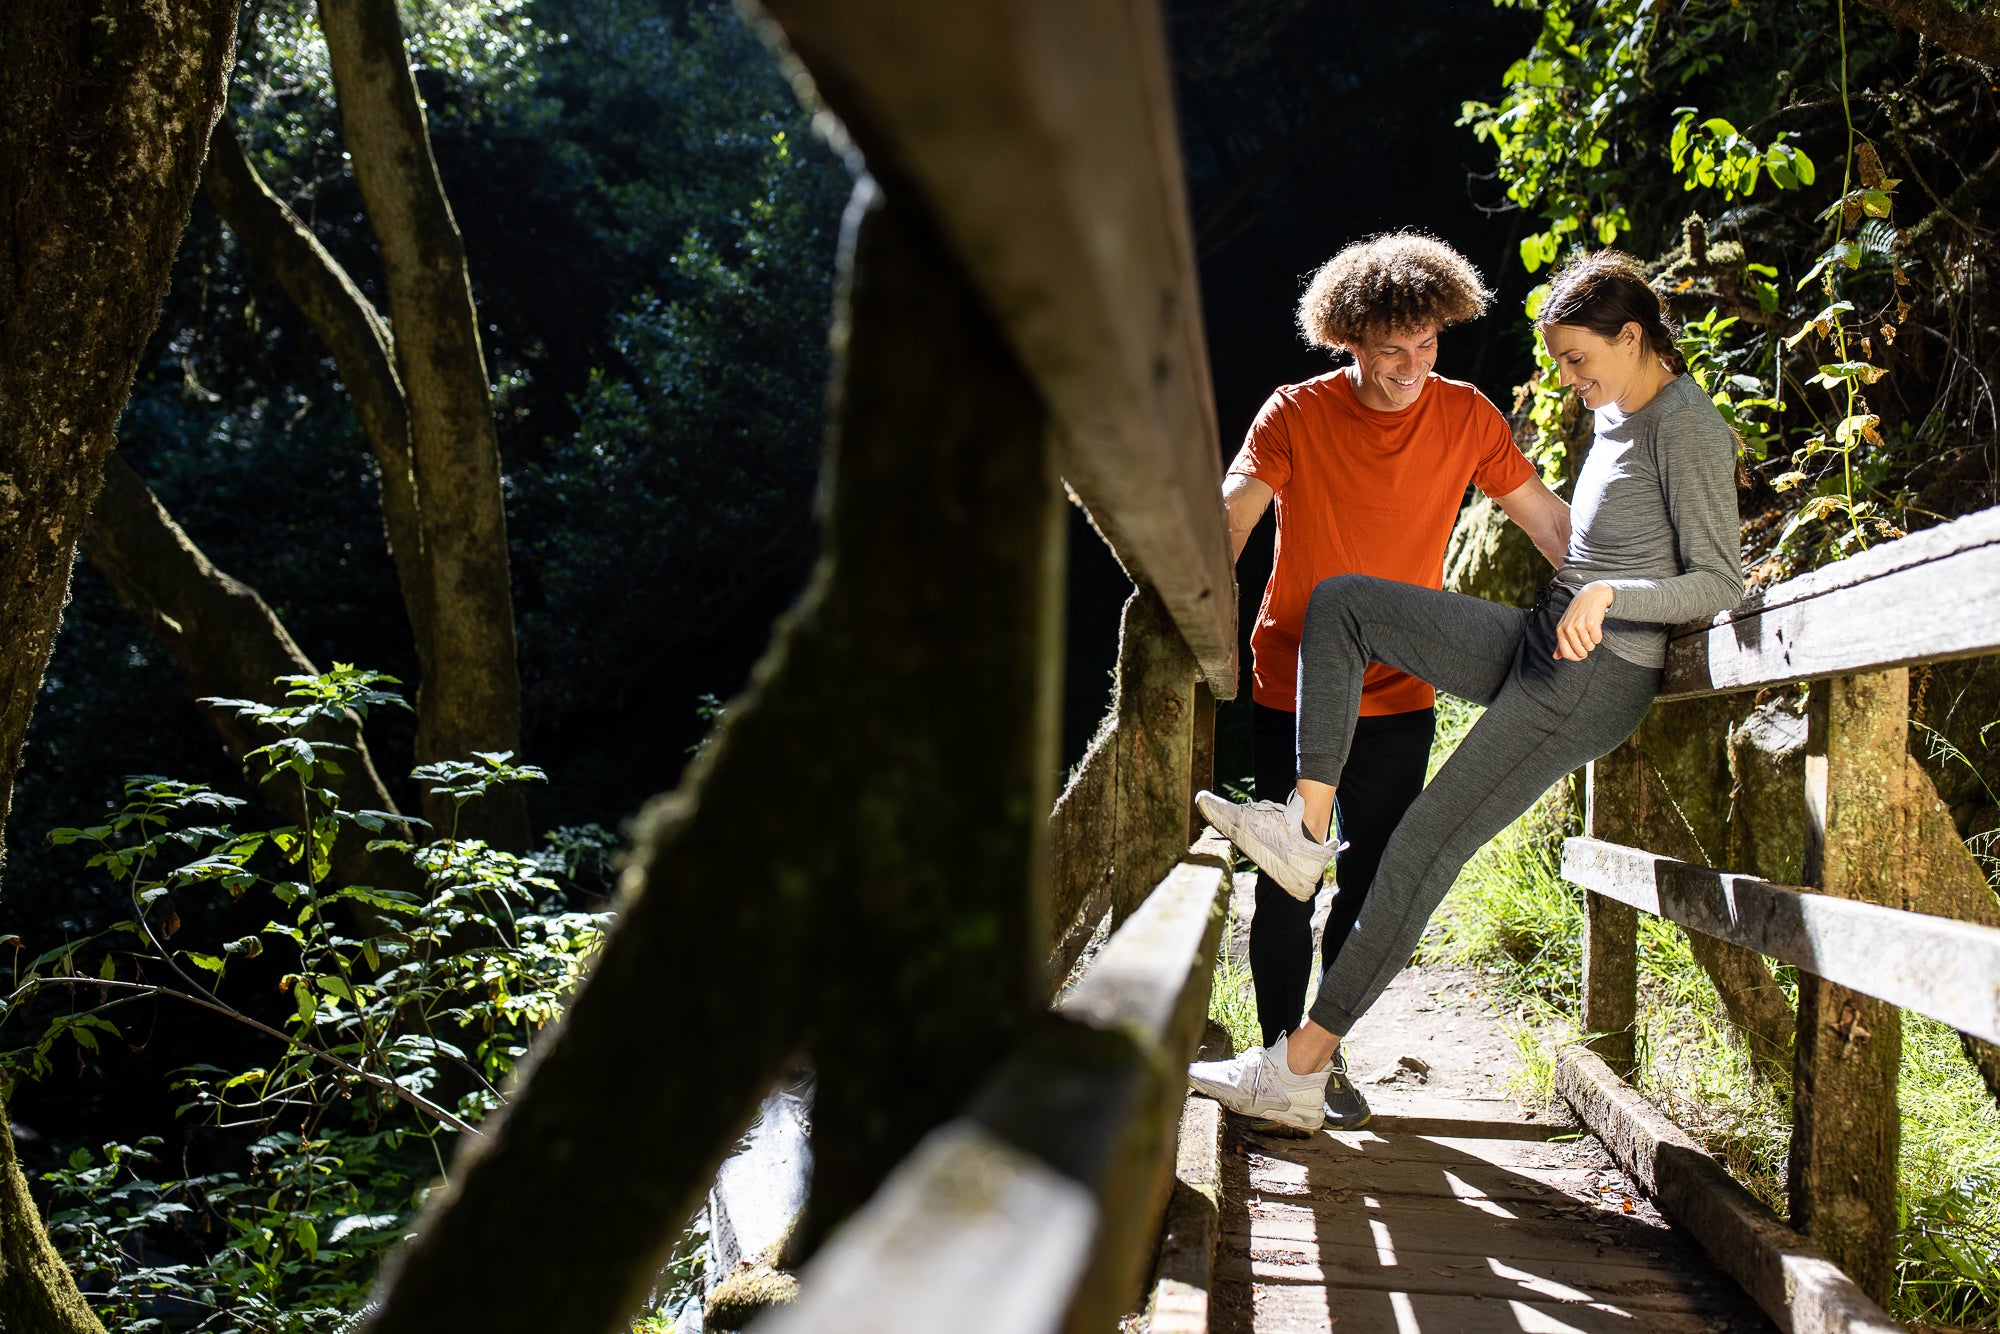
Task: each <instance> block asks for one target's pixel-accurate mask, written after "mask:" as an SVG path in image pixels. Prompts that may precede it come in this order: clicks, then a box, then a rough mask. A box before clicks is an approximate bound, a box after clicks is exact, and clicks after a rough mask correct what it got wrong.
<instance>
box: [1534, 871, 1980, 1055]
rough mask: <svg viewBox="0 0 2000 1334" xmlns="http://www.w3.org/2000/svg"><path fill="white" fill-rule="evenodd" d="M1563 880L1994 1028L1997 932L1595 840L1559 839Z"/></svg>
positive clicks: (1942, 1017)
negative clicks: (1715, 869) (1776, 883)
mask: <svg viewBox="0 0 2000 1334" xmlns="http://www.w3.org/2000/svg"><path fill="white" fill-rule="evenodd" d="M1563 878H1564V879H1566V880H1569V881H1571V882H1573V883H1575V884H1579V885H1582V886H1584V887H1585V888H1586V889H1590V890H1593V891H1595V892H1596V893H1598V894H1602V895H1605V896H1607V897H1610V898H1616V899H1619V900H1621V901H1622V902H1625V903H1629V904H1631V905H1632V906H1634V907H1635V908H1639V909H1641V910H1643V911H1645V912H1649V913H1652V914H1653V915H1654V916H1656V917H1664V918H1666V919H1668V920H1669V921H1673V922H1679V923H1680V924H1681V925H1682V926H1685V927H1690V928H1692V929H1693V930H1696V931H1704V932H1707V933H1708V934H1709V935H1711V936H1719V937H1721V938H1722V939H1724V940H1728V941H1732V942H1734V943H1735V944H1738V945H1742V946H1745V947H1746V948H1749V949H1753V950H1756V951H1758V952H1759V953H1762V954H1768V955H1769V956H1771V957H1772V958H1773V959H1777V960H1779V961H1780V962H1783V963H1794V964H1797V965H1798V966H1799V967H1800V968H1803V969H1805V970H1807V971H1808V972H1811V973H1814V974H1816V975H1817V976H1821V977H1830V978H1832V979H1833V980H1835V981H1837V982H1839V983H1841V984H1842V985H1844V986H1847V987H1851V988H1853V989H1854V990H1856V991H1861V992H1865V993H1867V994H1868V995H1870V996H1874V997H1876V998H1878V999H1880V1000H1885V1001H1887V1002H1889V1003H1890V1004H1891V1005H1896V1006H1900V1007H1902V1008H1903V1009H1906V1010H1915V1011H1917V1012H1918V1013H1919V1014H1927V1015H1929V1016H1930V1017H1931V1018H1933V1019H1937V1020H1939V1021H1941V1022H1943V1023H1947V1024H1950V1025H1951V1026H1952V1027H1954V1028H1956V1029H1959V1030H1960V1031H1962V1032H1967V1033H1972V1034H1974V1035H1976V1036H1978V1037H1983V1038H1986V1039H1987V1040H1989V1041H1994V1040H1996V1039H1995V1038H1994V1035H1995V1034H1996V1033H2000V930H1996V929H1994V928H1993V927H1989V926H1977V925H1974V924H1973V923H1970V922H1955V921H1952V920H1951V919H1950V918H1948V917H1932V916H1929V915H1927V914H1925V913H1912V912H1903V911H1901V910H1900V909H1896V908H1884V907H1881V906H1879V905H1877V904H1872V903H1857V902H1854V901H1852V900H1848V899H1839V898H1834V897H1831V896H1829V895H1826V894H1816V893H1814V892H1813V891H1811V890H1807V889H1797V888H1794V887H1792V886H1789V885H1773V884H1770V883H1769V882H1767V881H1763V880H1754V879H1752V878H1751V877H1749V876H1746V875H1732V874H1730V873H1729V872H1726V871H1713V870H1710V869H1709V868H1708V867H1706V866H1690V865H1688V864H1687V863H1686V862H1677V861H1674V860H1673V859H1671V858H1668V857H1662V856H1659V855H1658V854H1656V853H1651V852H1646V851H1643V850H1641V849H1639V848H1626V847H1618V846H1616V845H1614V844H1609V843H1600V842H1598V841H1597V840H1595V839H1588V838H1572V839H1568V840H1566V841H1565V842H1564V843H1563Z"/></svg>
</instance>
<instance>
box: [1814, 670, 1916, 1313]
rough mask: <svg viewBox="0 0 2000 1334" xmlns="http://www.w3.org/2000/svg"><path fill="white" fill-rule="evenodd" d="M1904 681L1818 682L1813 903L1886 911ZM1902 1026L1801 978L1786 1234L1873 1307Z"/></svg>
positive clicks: (1905, 843) (1890, 1178)
mask: <svg viewBox="0 0 2000 1334" xmlns="http://www.w3.org/2000/svg"><path fill="white" fill-rule="evenodd" d="M1909 684H1910V683H1909V673H1908V671H1907V670H1905V669H1902V668H1897V669H1895V670H1893V671H1888V672H1879V673H1872V674H1869V675H1866V676H1842V677H1835V678H1833V679H1832V680H1828V681H1816V682H1814V683H1813V686H1812V706H1811V714H1810V720H1809V732H1808V737H1807V742H1806V868H1805V869H1806V879H1807V881H1808V883H1810V884H1813V885H1815V886H1817V888H1818V889H1819V890H1820V892H1822V893H1825V894H1830V895H1835V896H1838V897H1840V898H1847V899H1861V900H1864V901H1866V902H1869V903H1894V902H1896V901H1897V898H1898V895H1897V893H1896V889H1895V881H1896V878H1897V876H1898V875H1899V872H1900V868H1901V864H1902V860H1903V858H1902V853H1903V852H1904V850H1905V849H1907V848H1908V847H1909V845H1910V842H1911V837H1912V834H1913V833H1914V831H1913V830H1912V828H1911V827H1910V826H1911V824H1912V821H1911V819H1910V815H1911V806H1910V803H1909V802H1908V801H1906V800H1904V796H1903V794H1904V784H1903V783H1902V782H1901V776H1902V773H1903V769H1904V762H1905V760H1904V757H1905V744H1906V743H1905V737H1906V732H1907V728H1908V724H1909V716H1910V708H1909ZM1902 1045H1903V1044H1902V1016H1901V1015H1900V1014H1899V1013H1898V1011H1897V1010H1896V1009H1895V1008H1894V1007H1893V1006H1890V1005H1886V1004H1884V1003H1883V1002H1881V1001H1878V1000H1874V999H1872V998H1870V997H1868V996H1864V995H1861V994H1860V993H1858V992H1855V991H1850V990H1849V989H1847V988H1846V987H1842V986H1839V985H1836V984H1834V983H1831V982H1828V981H1826V980H1824V979H1822V978H1819V977H1816V976H1814V975H1812V974H1811V972H1810V971H1809V970H1808V969H1807V968H1806V967H1804V966H1802V967H1801V969H1800V972H1799V1030H1798V1043H1797V1064H1796V1066H1795V1069H1794V1074H1793V1104H1792V1105H1793V1129H1792V1146H1791V1165H1790V1174H1789V1186H1790V1193H1791V1215H1792V1217H1791V1221H1792V1226H1793V1227H1795V1228H1797V1229H1799V1230H1800V1231H1801V1232H1804V1233H1805V1234H1806V1235H1807V1236H1809V1237H1811V1238H1812V1240H1813V1242H1814V1243H1815V1244H1817V1245H1818V1246H1819V1247H1820V1248H1821V1249H1822V1250H1824V1251H1825V1252H1826V1254H1827V1257H1828V1258H1829V1259H1831V1260H1832V1261H1833V1262H1834V1263H1835V1264H1837V1265H1839V1266H1840V1267H1841V1268H1842V1269H1844V1270H1846V1271H1847V1272H1848V1273H1849V1274H1851V1275H1852V1276H1853V1277H1854V1280H1855V1282H1857V1283H1859V1284H1860V1285H1861V1287H1862V1288H1863V1290H1865V1291H1866V1292H1867V1293H1868V1294H1869V1295H1870V1296H1872V1297H1874V1298H1875V1299H1876V1300H1877V1301H1886V1300H1887V1299H1888V1297H1889V1295H1890V1292H1891V1291H1892V1289H1893V1287H1894V1280H1895V1271H1894V1266H1893V1259H1892V1257H1893V1256H1894V1253H1895V1239H1896V1159H1897V1150H1898V1146H1899V1142H1900V1139H1901V1125H1900V1120H1899V1116H1898V1112H1897V1107H1896V1076H1897V1071H1898V1067H1899V1065H1900V1064H1901V1058H1902Z"/></svg>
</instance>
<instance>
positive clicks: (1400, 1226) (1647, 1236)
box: [1229, 1196, 1665, 1268]
mask: <svg viewBox="0 0 2000 1334" xmlns="http://www.w3.org/2000/svg"><path fill="white" fill-rule="evenodd" d="M1374 1198H1375V1199H1376V1201H1377V1203H1378V1204H1380V1205H1381V1206H1382V1209H1381V1210H1379V1211H1378V1210H1374V1209H1368V1210H1365V1215H1366V1216H1373V1215H1374V1214H1376V1213H1378V1212H1380V1213H1381V1214H1382V1215H1383V1220H1384V1222H1385V1224H1386V1225H1387V1231H1388V1233H1389V1241H1390V1244H1391V1246H1392V1247H1393V1249H1394V1251H1395V1254H1396V1255H1397V1257H1398V1258H1399V1260H1400V1259H1402V1258H1404V1257H1408V1256H1412V1255H1415V1254H1426V1255H1430V1254H1436V1255H1459V1256H1467V1255H1479V1256H1493V1257H1495V1258H1497V1259H1501V1260H1524V1261H1536V1262H1539V1261H1549V1260H1564V1259H1576V1258H1577V1257H1592V1258H1595V1259H1599V1260H1602V1261H1604V1262H1606V1263H1626V1262H1628V1261H1631V1262H1634V1263H1636V1260H1635V1259H1634V1257H1638V1258H1645V1257H1647V1255H1648V1253H1649V1252H1652V1251H1657V1250H1658V1249H1659V1247H1660V1245H1661V1244H1662V1242H1663V1241H1664V1240H1665V1234H1664V1233H1663V1232H1661V1230H1660V1229H1659V1228H1657V1227H1654V1226H1649V1225H1645V1224H1641V1223H1638V1222H1636V1221H1635V1220H1634V1218H1633V1217H1629V1216H1626V1215H1622V1214H1615V1213H1612V1212H1610V1211H1605V1210H1595V1209H1591V1208H1590V1207H1589V1206H1587V1205H1583V1204H1577V1205H1576V1206H1575V1207H1574V1210H1570V1209H1561V1208H1549V1209H1536V1210H1531V1211H1529V1212H1527V1213H1526V1214H1525V1215H1524V1216H1523V1217H1521V1218H1514V1219H1509V1218H1495V1217H1493V1216H1492V1215H1491V1214H1488V1213H1485V1212H1483V1211H1481V1210H1476V1209H1469V1208H1467V1207H1466V1206H1465V1205H1463V1204H1461V1203H1459V1202H1458V1201H1457V1200H1438V1199H1432V1198H1428V1197H1424V1196H1392V1197H1389V1198H1387V1199H1384V1198H1382V1197H1379V1196H1377V1197H1374ZM1308 1206H1309V1207H1308ZM1251 1209H1252V1213H1251V1218H1250V1227H1249V1231H1248V1232H1247V1233H1245V1232H1244V1231H1242V1230H1241V1229H1240V1228H1236V1229H1232V1230H1231V1232H1230V1234H1229V1235H1230V1237H1231V1245H1232V1246H1235V1243H1236V1242H1237V1241H1239V1240H1242V1239H1244V1238H1245V1237H1246V1236H1247V1237H1248V1238H1249V1239H1251V1240H1252V1241H1254V1242H1255V1243H1257V1244H1259V1245H1262V1244H1264V1243H1267V1242H1269V1243H1273V1244H1286V1243H1289V1242H1293V1241H1309V1242H1313V1243H1315V1244H1318V1245H1351V1244H1358V1243H1359V1242H1361V1241H1366V1242H1368V1243H1369V1244H1371V1245H1372V1244H1374V1242H1375V1238H1374V1237H1373V1236H1372V1235H1371V1231H1370V1230H1368V1229H1366V1228H1365V1217H1362V1218H1359V1219H1357V1216H1358V1215H1362V1214H1363V1213H1364V1211H1358V1210H1356V1209H1355V1208H1354V1204H1353V1202H1352V1201H1351V1200H1345V1201H1343V1200H1335V1199H1332V1198H1323V1197H1314V1198H1311V1199H1309V1200H1307V1201H1305V1202H1303V1203H1301V1204H1297V1205H1292V1204H1276V1203H1273V1202H1271V1201H1268V1200H1266V1201H1260V1202H1259V1203H1258V1204H1255V1205H1252V1206H1251ZM1586 1214H1595V1215H1596V1217H1595V1218H1585V1217H1583V1215H1586ZM1357 1225H1360V1226H1362V1227H1363V1231H1362V1232H1361V1233H1360V1235H1359V1236H1358V1237H1357V1236H1356V1235H1355V1234H1354V1233H1353V1232H1352V1231H1351V1230H1350V1229H1352V1228H1353V1227H1355V1226H1357ZM1412 1267H1415V1268H1421V1267H1422V1266H1417V1265H1414V1264H1413V1265H1412Z"/></svg>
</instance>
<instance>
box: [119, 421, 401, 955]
mask: <svg viewBox="0 0 2000 1334" xmlns="http://www.w3.org/2000/svg"><path fill="white" fill-rule="evenodd" d="M83 550H84V554H85V555H87V556H89V557H90V559H91V562H92V564H94V565H96V566H97V568H98V569H99V570H100V571H102V572H103V574H104V577H105V578H106V579H107V580H109V581H110V583H111V587H112V589H113V590H114V591H116V592H117V594H118V598H119V600H120V601H121V602H123V603H124V604H125V605H126V607H127V608H129V609H130V610H131V612H132V614H133V615H135V616H137V617H138V618H139V619H140V620H141V621H142V622H144V623H145V625H146V626H147V628H148V629H150V630H152V632H153V633H154V634H155V635H156V636H158V637H159V640H160V642H161V643H162V644H164V645H166V647H167V650H168V651H169V652H171V653H172V654H173V655H174V658H175V659H176V660H177V661H178V662H179V663H180V665H181V675H182V677H183V679H184V680H185V681H186V682H187V686H188V691H189V693H190V694H191V695H193V696H194V697H195V698H196V699H201V698H203V697H206V696H211V695H219V696H222V697H224V698H231V699H254V700H259V701H262V702H263V703H266V704H282V703H284V702H285V701H284V690H283V689H282V688H281V687H278V686H274V685H273V684H272V683H273V682H274V681H276V680H277V678H278V677H280V676H292V675H306V676H312V675H317V674H318V671H319V669H318V668H317V667H315V666H313V664H312V661H311V660H310V659H309V658H307V657H306V655H305V653H304V652H303V651H302V650H301V649H300V648H299V646H298V645H297V644H296V643H295V642H293V640H292V637H291V635H290V634H289V633H287V632H286V630H285V627H284V626H283V625H282V624H281V623H280V622H279V620H278V618H277V616H276V615H274V614H273V613H272V611H271V609H270V608H269V607H268V606H266V605H265V603H264V599H262V598H261V597H258V596H257V592H256V590H255V589H253V588H250V587H249V586H248V585H245V584H241V583H238V582H237V581H236V580H234V579H232V578H230V577H229V576H228V575H227V574H225V573H223V572H222V571H221V570H218V569H216V568H215V566H214V565H213V564H211V563H210V561H209V559H208V557H207V556H205V555H203V554H202V551H201V549H200V548H199V547H197V546H195V544H194V543H193V542H191V541H190V540H189V539H188V536H187V534H186V533H184V532H182V531H181V529H180V526H179V525H178V524H176V523H175V522H174V521H173V519H172V518H171V517H170V516H169V515H168V514H167V512H166V510H165V509H164V508H163V507H162V506H161V505H160V502H159V500H158V499H157V498H156V497H155V496H154V495H153V493H152V491H150V490H149V489H147V486H146V484H145V483H144V482H143V481H141V480H140V479H139V475H138V474H137V473H135V472H133V471H132V469H131V467H130V465H128V464H127V463H126V462H125V460H124V459H123V458H121V457H120V456H119V455H118V453H117V452H116V451H113V452H112V453H111V454H110V455H109V456H108V457H107V458H106V459H105V461H104V489H103V490H102V491H100V492H98V495H97V503H96V505H94V506H93V507H92V508H91V512H90V523H89V526H88V527H87V528H86V529H85V530H84V537H83ZM202 707H203V711H204V712H205V713H207V715H208V718H209V721H210V722H212V723H214V724H215V730H216V731H218V732H220V733H221V734H222V744H223V746H224V747H225V748H226V749H227V750H228V751H229V754H230V755H231V756H232V757H233V758H234V759H235V760H236V761H237V762H238V763H239V764H243V763H247V761H246V758H245V757H246V756H248V755H249V753H250V752H251V751H252V750H254V749H256V748H257V747H258V746H261V745H263V744H265V743H266V742H268V741H270V740H272V739H273V738H272V737H271V736H270V735H269V734H268V733H259V732H258V731H257V730H256V728H255V726H254V725H252V724H246V723H243V722H240V721H239V720H238V719H237V717H236V715H235V714H234V713H233V712H230V711H228V710H224V709H215V708H210V707H208V706H207V705H204V706H202ZM311 736H312V739H313V740H315V741H332V742H337V743H339V744H341V745H344V746H347V747H349V748H350V749H351V751H352V753H351V754H348V755H344V756H341V757H340V760H339V763H340V767H341V770H342V772H341V773H340V774H337V775H328V776H327V779H326V782H327V785H328V786H330V787H331V788H332V789H333V790H334V791H335V792H336V793H337V794H338V795H339V797H340V804H341V807H342V809H344V810H349V811H358V810H376V811H394V810H395V809H396V805H395V802H394V801H392V800H391V799H390V796H389V793H388V790H387V789H386V788H384V787H383V785H382V780H381V778H380V777H379V776H378V775H377V774H376V772H375V761H374V759H373V758H372V757H371V756H370V755H369V753H368V743H367V742H366V741H365V740H363V738H362V735H361V727H360V723H359V721H358V720H356V719H354V718H351V717H350V718H349V720H348V723H347V725H346V726H344V727H340V728H332V727H328V728H324V729H322V730H318V731H315V732H313V733H312V734H311ZM250 777H251V779H252V781H253V782H255V783H256V786H257V793H258V795H259V796H260V797H262V798H263V799H264V800H265V801H266V802H267V803H269V804H270V805H271V806H272V808H273V809H275V810H276V811H277V812H278V813H279V814H280V815H281V816H282V817H283V818H285V819H287V820H292V821H295V822H300V821H303V820H304V818H305V805H304V801H303V800H302V798H301V796H300V793H299V788H298V785H297V784H296V783H295V782H289V781H286V780H285V779H283V778H279V779H274V780H273V781H271V782H268V783H265V782H261V781H258V780H261V779H262V778H263V777H264V775H263V773H261V772H252V773H251V774H250ZM373 837H375V836H374V835H372V834H370V833H368V832H367V831H365V830H362V829H359V828H356V827H353V826H349V827H347V828H345V829H343V830H342V831H341V834H340V837H339V839H338V840H336V841H335V843H334V845H333V874H334V876H335V878H336V879H337V880H338V881H339V882H340V883H341V884H345V885H372V886H375V887H377V888H381V889H407V890H415V889H417V888H419V886H420V884H421V881H420V879H419V877H418V876H417V874H416V870H415V868H414V867H413V866H412V865H411V864H410V862H409V860H408V859H407V858H405V857H400V856H397V855H395V854H391V853H374V854H371V853H370V852H369V851H368V850H367V844H368V842H369V840H370V839H371V838H373ZM368 916H369V921H368V922H367V923H365V924H366V925H368V926H369V927H370V928H371V929H373V928H375V927H378V926H379V925H380V923H379V922H378V921H376V920H374V917H373V914H369V915H368Z"/></svg>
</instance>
